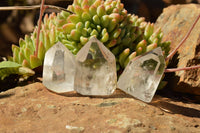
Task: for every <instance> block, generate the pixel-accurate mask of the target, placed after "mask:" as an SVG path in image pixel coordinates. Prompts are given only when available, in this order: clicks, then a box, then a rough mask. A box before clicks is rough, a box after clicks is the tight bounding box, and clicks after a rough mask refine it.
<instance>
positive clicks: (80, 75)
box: [74, 37, 117, 95]
mask: <svg viewBox="0 0 200 133" xmlns="http://www.w3.org/2000/svg"><path fill="white" fill-rule="evenodd" d="M76 60H77V65H76V74H75V84H74V89H75V90H76V91H77V92H78V93H80V94H82V95H110V94H112V93H113V92H114V90H115V89H116V84H117V74H116V62H115V56H114V55H113V54H112V53H111V52H110V51H109V50H108V49H107V48H106V47H105V46H104V45H103V43H101V42H100V41H99V40H97V39H96V38H95V37H93V38H91V39H90V41H88V43H86V44H85V46H84V47H83V48H82V49H81V50H80V51H79V52H78V54H77V56H76Z"/></svg>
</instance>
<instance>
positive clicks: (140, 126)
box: [0, 82, 200, 133]
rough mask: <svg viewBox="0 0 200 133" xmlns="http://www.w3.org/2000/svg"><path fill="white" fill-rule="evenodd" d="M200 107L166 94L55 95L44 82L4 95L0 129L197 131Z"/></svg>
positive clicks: (40, 132)
mask: <svg viewBox="0 0 200 133" xmlns="http://www.w3.org/2000/svg"><path fill="white" fill-rule="evenodd" d="M199 110H200V105H199V104H194V103H184V102H181V101H174V100H171V99H168V98H163V97H158V96H157V97H154V99H153V101H152V102H151V103H150V104H146V103H144V102H141V101H139V100H136V99H134V98H133V97H131V96H129V95H127V94H125V93H122V92H120V91H115V93H114V94H113V95H111V96H109V97H86V96H81V95H78V94H77V93H76V92H72V93H66V94H63V95H57V94H55V93H52V92H50V91H48V90H47V89H46V88H45V86H44V85H43V84H42V83H39V82H37V83H32V84H29V85H26V86H22V87H16V88H13V89H10V90H8V91H5V92H1V93H0V132H1V133H14V132H15V133H44V132H48V133H55V132H56V133H94V132H96V133H127V132H130V133H141V132H142V133H148V132H153V133H154V132H156V133H164V132H167V133H170V132H173V133H180V132H181V133H191V132H194V133H197V132H199V131H200V114H199Z"/></svg>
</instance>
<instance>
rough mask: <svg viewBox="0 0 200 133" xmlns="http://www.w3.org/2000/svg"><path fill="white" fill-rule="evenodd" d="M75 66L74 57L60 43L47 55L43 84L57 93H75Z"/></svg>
mask: <svg viewBox="0 0 200 133" xmlns="http://www.w3.org/2000/svg"><path fill="white" fill-rule="evenodd" d="M75 65H76V63H75V57H74V55H73V54H72V53H71V52H70V51H69V50H68V49H67V48H66V47H65V46H64V45H63V44H62V43H61V42H58V43H57V44H55V45H54V46H53V47H51V48H50V49H49V50H48V51H47V52H46V54H45V59H44V68H43V84H44V85H45V86H46V87H47V88H48V89H49V90H51V91H53V92H56V93H64V92H69V91H73V90H74V75H75V70H76V68H75Z"/></svg>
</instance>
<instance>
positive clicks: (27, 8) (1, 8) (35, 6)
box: [0, 5, 73, 13]
mask: <svg viewBox="0 0 200 133" xmlns="http://www.w3.org/2000/svg"><path fill="white" fill-rule="evenodd" d="M44 6H48V7H49V8H52V9H57V10H63V11H66V12H69V13H73V12H71V11H69V10H67V9H65V8H62V7H58V6H53V5H44ZM40 7H41V5H34V6H7V7H0V11H8V10H33V9H38V8H40Z"/></svg>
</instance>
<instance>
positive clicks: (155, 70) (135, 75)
mask: <svg viewBox="0 0 200 133" xmlns="http://www.w3.org/2000/svg"><path fill="white" fill-rule="evenodd" d="M164 70H165V60H164V56H163V53H162V50H161V48H160V47H158V48H156V49H154V50H152V51H150V52H148V53H146V54H144V55H141V56H138V57H136V58H135V59H133V60H131V61H130V62H129V63H128V65H127V66H126V68H125V70H124V72H123V73H122V75H121V76H120V77H119V80H118V87H119V89H121V90H123V91H125V92H126V93H128V94H130V95H132V96H133V97H136V98H137V99H140V100H142V101H144V102H151V100H152V98H153V96H154V94H155V92H156V89H157V87H158V85H159V83H160V80H161V78H162V76H163V73H164Z"/></svg>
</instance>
